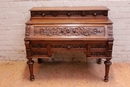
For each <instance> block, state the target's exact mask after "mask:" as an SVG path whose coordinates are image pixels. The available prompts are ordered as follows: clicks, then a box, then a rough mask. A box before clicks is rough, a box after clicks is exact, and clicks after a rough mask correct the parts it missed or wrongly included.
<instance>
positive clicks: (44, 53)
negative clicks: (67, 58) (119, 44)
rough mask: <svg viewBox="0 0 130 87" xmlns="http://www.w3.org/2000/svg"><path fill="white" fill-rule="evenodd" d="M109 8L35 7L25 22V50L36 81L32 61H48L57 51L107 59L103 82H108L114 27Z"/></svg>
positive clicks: (32, 78) (31, 74) (31, 73)
mask: <svg viewBox="0 0 130 87" xmlns="http://www.w3.org/2000/svg"><path fill="white" fill-rule="evenodd" d="M108 10H109V9H108V8H106V7H91V6H90V7H55V8H51V7H50V8H45V7H34V8H32V9H31V10H30V14H31V17H30V19H29V21H27V22H26V32H25V39H24V40H25V46H26V55H27V59H28V62H27V64H28V65H29V70H30V80H31V81H33V80H34V75H33V64H34V61H33V60H32V59H33V58H38V62H39V63H40V62H41V61H40V60H41V59H40V58H49V57H51V56H52V54H53V53H54V52H57V51H80V52H84V54H85V55H86V57H87V58H88V59H96V60H98V61H97V62H98V63H101V59H102V58H104V59H106V61H105V62H104V63H105V77H104V81H108V73H109V67H110V65H111V61H110V60H111V58H112V46H113V27H112V22H111V21H110V20H109V19H108Z"/></svg>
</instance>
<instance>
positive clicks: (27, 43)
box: [25, 41, 34, 81]
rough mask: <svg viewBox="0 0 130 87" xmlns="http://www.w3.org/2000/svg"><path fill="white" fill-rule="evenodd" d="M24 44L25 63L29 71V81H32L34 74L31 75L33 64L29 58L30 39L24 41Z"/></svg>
mask: <svg viewBox="0 0 130 87" xmlns="http://www.w3.org/2000/svg"><path fill="white" fill-rule="evenodd" d="M25 46H26V54H27V55H26V57H27V59H28V61H27V64H28V66H29V71H30V81H34V75H33V64H34V61H33V60H32V58H30V56H31V50H30V41H25Z"/></svg>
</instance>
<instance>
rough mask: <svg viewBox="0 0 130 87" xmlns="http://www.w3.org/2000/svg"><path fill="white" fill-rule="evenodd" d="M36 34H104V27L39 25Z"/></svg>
mask: <svg viewBox="0 0 130 87" xmlns="http://www.w3.org/2000/svg"><path fill="white" fill-rule="evenodd" d="M34 34H35V35H44V36H79V35H82V36H92V35H97V36H104V27H82V26H81V27H72V26H71V27H38V28H37V29H35V30H34Z"/></svg>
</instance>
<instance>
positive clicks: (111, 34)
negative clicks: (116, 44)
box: [107, 25, 113, 38]
mask: <svg viewBox="0 0 130 87" xmlns="http://www.w3.org/2000/svg"><path fill="white" fill-rule="evenodd" d="M107 29H108V37H110V38H111V37H113V26H112V25H107Z"/></svg>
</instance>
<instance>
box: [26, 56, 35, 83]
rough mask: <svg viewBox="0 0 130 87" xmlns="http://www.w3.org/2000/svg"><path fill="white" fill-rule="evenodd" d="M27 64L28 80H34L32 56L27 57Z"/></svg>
mask: <svg viewBox="0 0 130 87" xmlns="http://www.w3.org/2000/svg"><path fill="white" fill-rule="evenodd" d="M27 64H28V66H29V71H30V81H34V80H35V78H34V75H33V64H34V61H33V60H32V58H28V61H27Z"/></svg>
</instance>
